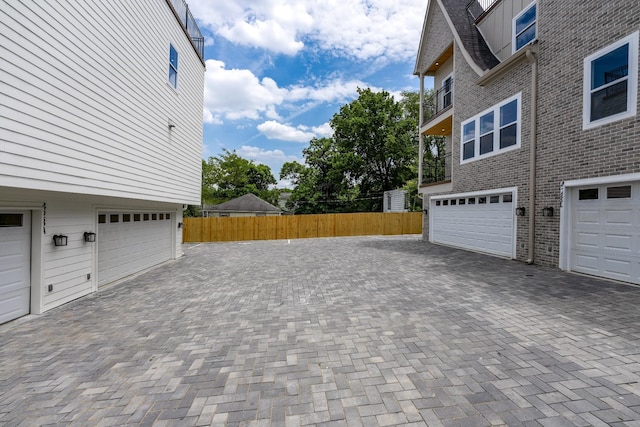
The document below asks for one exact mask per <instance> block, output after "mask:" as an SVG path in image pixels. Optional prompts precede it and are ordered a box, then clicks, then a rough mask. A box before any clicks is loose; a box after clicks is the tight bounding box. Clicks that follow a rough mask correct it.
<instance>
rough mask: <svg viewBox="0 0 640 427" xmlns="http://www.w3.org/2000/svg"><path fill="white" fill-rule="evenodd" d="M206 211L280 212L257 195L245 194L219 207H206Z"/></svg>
mask: <svg viewBox="0 0 640 427" xmlns="http://www.w3.org/2000/svg"><path fill="white" fill-rule="evenodd" d="M204 210H207V211H214V212H280V209H278V208H277V207H275V206H273V205H272V204H271V203H269V202H265V201H264V200H262V199H261V198H260V197H258V196H256V195H255V194H251V193H248V194H245V195H244V196H240V197H237V198H235V199H232V200H229V201H227V202H224V203H220V204H219V205H212V206H206V207H205V209H204Z"/></svg>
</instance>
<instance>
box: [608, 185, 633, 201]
mask: <svg viewBox="0 0 640 427" xmlns="http://www.w3.org/2000/svg"><path fill="white" fill-rule="evenodd" d="M630 198H631V186H630V185H625V186H622V187H607V199H630Z"/></svg>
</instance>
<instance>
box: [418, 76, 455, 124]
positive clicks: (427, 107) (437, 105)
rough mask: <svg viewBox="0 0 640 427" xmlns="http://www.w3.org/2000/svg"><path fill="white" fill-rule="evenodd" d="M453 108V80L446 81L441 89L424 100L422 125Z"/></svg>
mask: <svg viewBox="0 0 640 427" xmlns="http://www.w3.org/2000/svg"><path fill="white" fill-rule="evenodd" d="M452 106H453V79H448V80H447V81H446V82H445V84H444V85H443V86H442V88H440V89H438V90H437V91H436V92H435V93H434V94H433V95H432V96H430V97H429V98H427V99H425V100H424V105H423V109H422V111H423V117H422V123H423V124H424V123H426V122H428V121H429V120H431V119H433V118H434V117H436V116H437V115H438V114H440V113H442V112H443V111H446V110H448V109H449V108H451V107H452Z"/></svg>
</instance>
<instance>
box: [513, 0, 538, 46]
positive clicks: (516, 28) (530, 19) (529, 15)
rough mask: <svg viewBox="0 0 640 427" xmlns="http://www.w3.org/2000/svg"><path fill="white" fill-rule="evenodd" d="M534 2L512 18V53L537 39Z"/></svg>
mask: <svg viewBox="0 0 640 427" xmlns="http://www.w3.org/2000/svg"><path fill="white" fill-rule="evenodd" d="M536 10H537V8H536V2H533V3H531V4H530V5H529V6H527V7H526V8H525V9H524V10H523V11H522V12H520V13H519V14H518V15H516V17H515V18H513V32H512V34H513V38H512V40H511V46H512V47H513V48H512V50H513V53H515V52H517V51H519V50H520V49H522V48H523V47H525V46H526V45H528V44H529V43H531V42H532V41H534V40H535V39H536V38H537V30H536V28H537V25H536V19H537V18H536Z"/></svg>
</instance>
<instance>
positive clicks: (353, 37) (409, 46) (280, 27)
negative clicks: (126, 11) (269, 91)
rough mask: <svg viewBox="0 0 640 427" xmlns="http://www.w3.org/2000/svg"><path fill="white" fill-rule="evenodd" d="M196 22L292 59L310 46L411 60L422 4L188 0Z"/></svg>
mask: <svg viewBox="0 0 640 427" xmlns="http://www.w3.org/2000/svg"><path fill="white" fill-rule="evenodd" d="M189 5H190V7H191V9H192V11H193V14H194V16H196V17H197V18H198V19H199V20H200V22H202V23H203V24H204V25H205V26H206V27H208V28H209V29H210V30H212V31H213V32H214V33H216V34H218V35H220V36H222V37H225V38H227V39H228V40H230V41H231V42H233V43H238V44H241V45H245V46H252V47H258V48H263V49H268V50H270V51H272V52H276V53H283V54H287V55H293V54H296V53H297V52H299V51H300V50H301V49H303V48H304V47H305V45H306V44H315V45H317V46H318V47H319V48H320V49H325V50H326V49H331V50H334V51H335V52H336V53H337V54H340V55H345V56H349V57H355V58H359V59H371V58H377V57H386V58H390V59H393V60H406V59H411V58H413V57H414V55H415V52H416V49H417V47H418V41H419V40H418V39H419V37H420V32H421V29H422V20H423V17H424V12H425V4H424V2H419V1H415V0H340V1H322V0H227V1H225V2H212V1H210V0H189Z"/></svg>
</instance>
